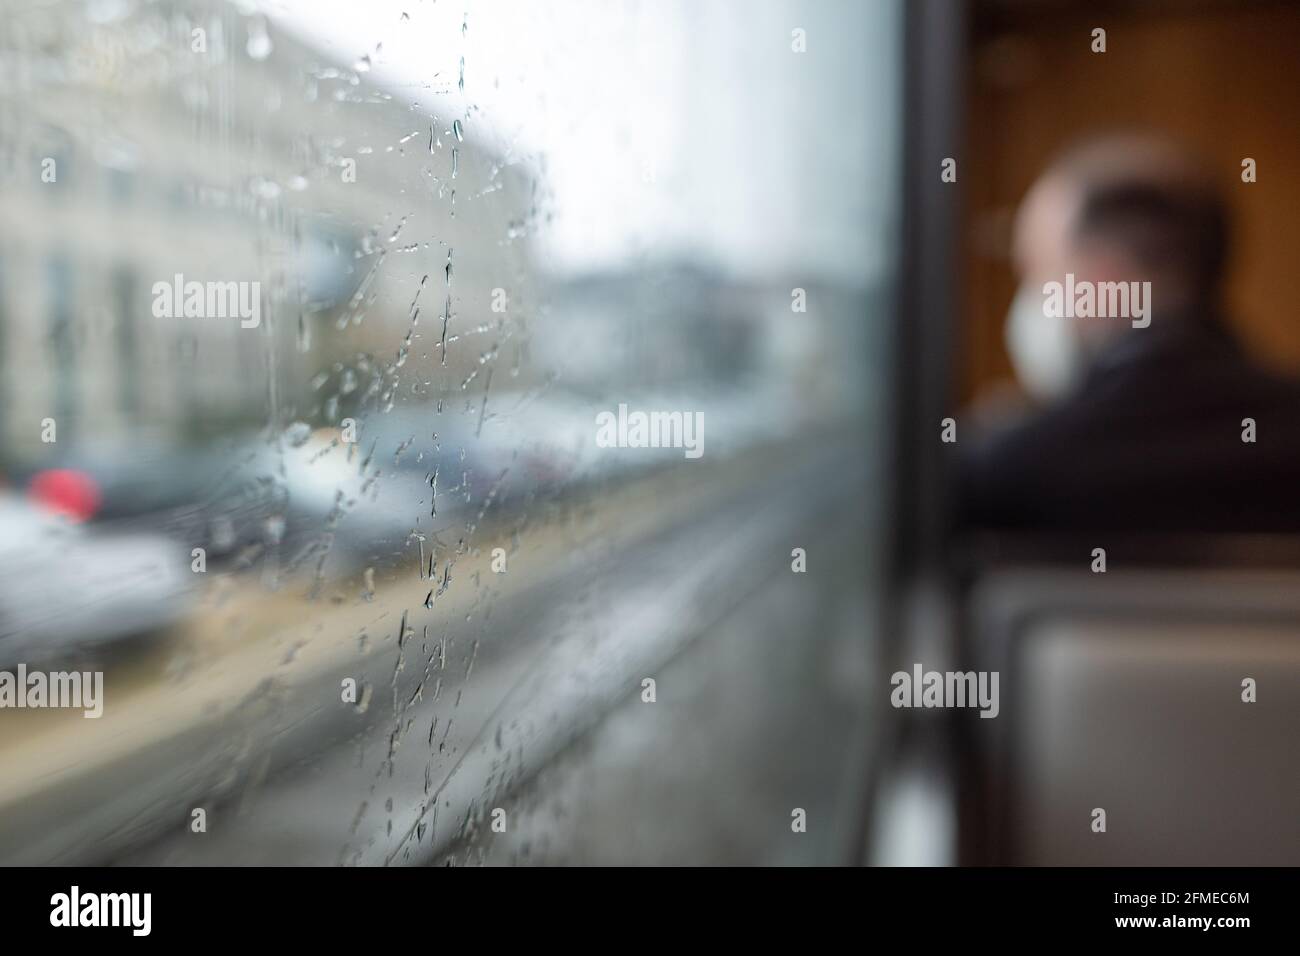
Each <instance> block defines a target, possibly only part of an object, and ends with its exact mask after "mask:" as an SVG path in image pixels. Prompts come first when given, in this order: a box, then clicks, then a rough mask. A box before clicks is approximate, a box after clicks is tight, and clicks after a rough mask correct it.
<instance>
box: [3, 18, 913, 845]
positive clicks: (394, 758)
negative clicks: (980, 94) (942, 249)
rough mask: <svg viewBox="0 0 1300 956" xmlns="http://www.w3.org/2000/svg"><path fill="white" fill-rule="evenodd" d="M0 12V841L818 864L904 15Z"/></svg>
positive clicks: (858, 702) (838, 773) (893, 218)
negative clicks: (812, 823)
mask: <svg viewBox="0 0 1300 956" xmlns="http://www.w3.org/2000/svg"><path fill="white" fill-rule="evenodd" d="M2 6H3V8H4V9H3V17H4V21H5V27H4V30H3V32H0V185H2V187H3V189H2V191H0V222H2V223H3V229H0V358H2V360H3V368H2V372H0V704H3V707H0V765H3V767H4V773H3V775H0V862H3V863H37V864H45V863H109V862H113V863H136V864H151V863H222V864H256V863H278V864H299V863H311V864H329V865H335V864H345V865H351V864H361V865H368V864H443V863H455V864H465V863H469V864H477V863H489V864H495V863H502V864H527V863H750V862H837V861H838V860H839V857H838V856H837V854H842V853H843V847H844V846H845V845H846V840H848V839H850V838H851V836H852V834H853V832H854V827H855V826H856V822H857V817H858V815H859V814H860V811H861V801H862V800H863V793H862V791H861V784H862V782H863V781H864V780H865V779H866V773H865V771H864V763H865V762H866V761H869V760H870V753H871V741H872V735H873V726H874V722H873V708H874V707H875V706H877V705H878V704H879V701H878V700H875V698H874V697H873V698H870V699H871V700H873V701H874V703H872V704H870V705H869V697H868V694H867V692H866V691H865V689H864V688H866V687H867V686H868V684H869V683H870V682H871V681H872V680H873V670H872V668H873V666H874V656H873V655H874V647H875V642H876V640H877V637H878V635H877V634H876V633H875V630H874V621H875V615H876V606H875V601H874V599H873V589H874V587H875V581H876V577H877V575H878V573H879V571H878V553H879V549H878V547H877V540H878V535H879V531H878V528H879V526H880V515H879V514H878V511H879V509H880V507H881V504H880V501H881V487H880V462H881V456H882V455H883V454H884V453H885V452H884V448H885V434H886V428H885V422H884V418H883V414H884V412H883V399H884V388H885V381H886V375H885V368H884V365H885V358H884V356H885V354H886V350H887V348H888V344H889V343H888V341H887V332H888V330H887V315H888V310H889V308H890V305H891V303H892V302H893V300H894V276H895V269H896V262H895V257H896V247H897V236H898V229H899V209H898V198H897V196H898V175H899V174H898V164H899V159H898V150H899V139H900V134H899V130H898V123H899V121H898V114H899V109H900V99H901V90H900V75H899V73H900V52H899V47H900V43H901V17H902V13H901V4H900V3H894V2H884V0H882V2H873V3H859V2H847V0H846V2H811V0H809V2H794V0H791V2H767V0H761V2H757V3H748V2H740V0H730V2H720V3H708V4H695V3H688V2H685V0H674V2H665V3H640V4H637V3H607V4H602V3H587V2H570V0H561V2H556V3H546V4H536V3H530V2H523V0H518V2H514V0H510V2H494V3H471V4H462V3H453V2H447V0H439V2H438V3H429V2H418V0H409V2H408V0H402V2H388V0H376V2H369V3H364V4H360V3H346V2H338V3H331V2H314V0H274V2H272V0H267V2H264V3H263V2H253V0H246V2H221V0H157V2H145V0H84V2H74V0H66V2H65V0H55V2H44V3H36V4H32V3H19V2H16V0H15V2H5V3H3V4H2ZM877 696H878V695H877ZM801 813H802V814H803V815H804V817H805V818H807V819H813V820H816V821H817V826H816V827H808V828H807V829H806V831H803V830H801V829H800V826H799V821H800V814H801ZM792 821H793V823H792Z"/></svg>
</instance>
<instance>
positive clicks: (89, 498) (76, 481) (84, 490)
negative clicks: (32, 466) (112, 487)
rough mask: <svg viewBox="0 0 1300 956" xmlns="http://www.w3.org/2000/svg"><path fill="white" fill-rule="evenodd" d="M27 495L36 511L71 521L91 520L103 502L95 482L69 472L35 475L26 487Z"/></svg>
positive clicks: (82, 473)
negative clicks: (40, 510) (60, 516)
mask: <svg viewBox="0 0 1300 956" xmlns="http://www.w3.org/2000/svg"><path fill="white" fill-rule="evenodd" d="M27 493H28V495H29V496H30V497H31V499H32V501H33V502H34V503H35V504H37V505H38V506H39V507H41V508H44V509H45V510H46V511H53V512H55V513H56V514H61V515H65V516H67V517H68V518H71V519H72V520H73V521H86V520H88V519H89V518H91V517H93V516H94V514H95V512H96V511H98V510H99V505H100V502H101V501H102V496H101V495H100V492H99V486H98V485H97V484H95V479H93V478H91V477H90V476H89V475H87V474H86V473H85V472H81V471H74V470H72V469H70V468H52V469H50V470H49V471H41V472H37V473H36V475H34V476H33V477H32V480H31V482H30V483H29V484H28V486H27Z"/></svg>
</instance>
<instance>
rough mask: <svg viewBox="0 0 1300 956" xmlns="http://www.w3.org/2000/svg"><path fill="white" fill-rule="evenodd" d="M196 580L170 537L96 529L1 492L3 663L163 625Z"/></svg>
mask: <svg viewBox="0 0 1300 956" xmlns="http://www.w3.org/2000/svg"><path fill="white" fill-rule="evenodd" d="M193 579H194V574H193V572H192V571H191V570H190V556H189V553H188V552H186V551H185V550H184V549H183V548H182V547H181V546H180V545H178V544H177V543H176V542H174V541H171V540H169V539H167V538H164V537H161V536H158V535H149V534H110V533H103V532H100V531H98V530H96V529H92V528H90V527H87V526H84V525H80V524H77V523H74V522H72V521H69V520H68V519H67V518H64V517H62V516H59V515H56V514H53V513H50V512H47V511H44V510H42V509H40V508H38V507H37V506H35V505H33V504H31V503H30V502H28V501H26V500H25V499H23V498H20V497H17V496H15V495H12V494H7V493H0V664H8V663H14V662H17V661H20V660H27V659H29V656H45V655H47V654H49V653H51V652H55V651H64V650H68V649H73V648H80V647H84V646H88V645H94V644H104V643H107V642H110V641H114V640H117V639H120V638H124V637H130V636H134V635H138V634H144V633H148V632H150V631H154V630H157V629H160V628H162V627H165V626H166V625H168V624H170V623H172V622H174V621H175V620H176V619H177V618H179V617H180V616H181V615H182V614H184V613H185V612H186V610H187V609H188V608H189V607H190V605H191V602H192V601H193V599H194V595H195V584H194V580H193Z"/></svg>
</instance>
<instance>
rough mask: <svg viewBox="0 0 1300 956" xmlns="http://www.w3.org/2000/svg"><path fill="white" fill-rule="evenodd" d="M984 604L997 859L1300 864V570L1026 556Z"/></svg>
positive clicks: (974, 645) (985, 812)
mask: <svg viewBox="0 0 1300 956" xmlns="http://www.w3.org/2000/svg"><path fill="white" fill-rule="evenodd" d="M970 607H971V611H972V616H971V618H970V623H971V630H970V631H969V634H968V636H969V639H970V643H969V647H968V650H969V653H970V656H971V659H972V661H973V662H975V663H974V666H977V667H979V668H981V669H993V670H999V671H1000V672H1001V714H1000V716H999V717H998V718H997V719H996V720H991V721H990V720H986V721H975V722H974V726H970V730H969V732H970V734H971V735H972V738H973V742H974V743H975V744H976V748H977V751H978V753H979V754H980V768H979V769H980V770H981V771H982V774H981V776H982V778H983V780H984V781H985V783H986V789H985V791H984V792H985V798H986V799H985V802H984V803H983V805H982V808H981V810H980V811H979V814H978V816H977V817H976V819H975V820H973V821H972V822H973V823H974V824H975V825H976V826H982V827H983V828H984V836H985V837H986V839H987V841H988V842H987V844H986V845H985V848H984V851H985V853H986V854H987V857H986V858H987V859H989V860H990V861H991V862H996V863H1010V864H1025V865H1044V864H1046V865H1057V864H1062V865H1094V864H1114V865H1295V864H1297V863H1300V574H1296V573H1291V572H1287V573H1266V572H1204V571H1188V572H1182V571H1179V572H1157V571H1142V572H1136V573H1133V572H1123V571H1117V570H1115V569H1114V568H1112V569H1111V571H1109V572H1108V573H1105V574H1091V573H1088V572H1087V571H1082V572H1074V571H1070V572H1063V571H1043V570H1032V571H1031V570H1015V569H1010V570H1002V571H997V572H995V573H992V574H990V575H988V576H986V577H985V578H984V579H983V580H982V581H981V582H980V583H979V584H978V585H977V586H976V587H975V589H974V591H973V592H972V602H971V605H970ZM1246 678H1252V679H1253V680H1254V681H1255V684H1256V694H1257V700H1256V702H1254V703H1245V702H1243V700H1242V694H1243V686H1242V682H1243V680H1245V679H1246ZM981 724H982V725H985V726H978V725H981ZM988 725H995V726H992V727H990V726H988ZM968 726H969V725H968ZM1095 808H1102V809H1104V810H1105V811H1106V830H1105V832H1104V833H1098V832H1094V830H1093V826H1092V824H1093V819H1094V817H1093V811H1094V809H1095Z"/></svg>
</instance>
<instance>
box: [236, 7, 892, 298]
mask: <svg viewBox="0 0 1300 956" xmlns="http://www.w3.org/2000/svg"><path fill="white" fill-rule="evenodd" d="M254 2H256V4H257V6H258V7H260V8H261V9H263V10H264V11H266V12H267V13H268V14H269V15H270V16H272V18H274V19H276V20H278V21H279V22H280V23H281V24H282V25H283V26H285V27H287V28H288V29H291V30H293V31H294V32H295V33H298V34H300V35H301V36H303V37H304V38H305V39H307V40H308V41H309V42H311V43H312V44H313V45H315V46H317V47H318V48H320V49H321V50H322V51H323V52H324V53H326V54H328V55H330V56H332V57H333V58H335V59H337V60H339V61H340V62H343V63H345V64H349V65H350V64H354V63H356V62H357V61H359V60H360V58H361V57H363V56H368V57H369V58H370V75H371V78H372V79H373V80H374V81H375V82H377V83H379V84H380V85H382V86H386V87H388V88H389V89H390V91H391V92H393V93H394V94H395V95H400V96H402V97H405V98H407V99H412V100H416V101H418V102H420V103H421V104H423V105H428V106H429V107H430V108H431V109H435V110H438V111H439V115H444V116H445V115H447V113H446V106H447V102H448V98H449V97H455V96H456V95H457V94H456V87H457V81H458V76H459V64H460V59H461V57H464V59H465V88H464V99H465V103H467V104H473V105H474V106H475V107H477V110H476V112H475V113H474V114H473V117H472V122H470V123H467V125H466V136H467V138H471V137H475V136H480V137H484V138H486V139H488V140H489V141H491V143H493V144H495V145H496V146H497V147H498V148H500V146H501V145H502V144H505V145H506V146H507V147H509V148H511V149H512V152H513V153H514V155H516V156H522V157H526V158H527V160H528V161H529V162H530V163H535V164H539V163H541V162H542V161H543V160H542V157H544V162H545V174H544V176H545V181H546V183H547V185H548V187H549V188H550V190H551V191H552V193H553V195H554V197H555V208H556V210H557V213H558V215H557V217H556V220H555V222H554V224H553V226H552V227H551V229H550V231H549V232H548V233H547V234H545V235H543V236H541V237H540V239H541V241H543V242H544V243H546V246H547V248H546V250H545V256H544V257H543V258H544V260H545V261H547V262H549V263H550V264H551V265H552V266H554V267H558V268H561V269H586V268H593V267H600V266H606V265H617V264H619V263H621V262H623V261H626V260H627V259H628V258H630V257H635V256H637V255H641V254H646V255H650V256H655V257H658V256H672V255H698V256H700V257H703V258H705V259H707V260H710V261H716V262H720V263H721V264H723V265H724V266H726V267H728V268H730V269H733V270H735V271H738V272H741V273H757V272H771V271H773V270H775V271H776V273H778V274H782V275H783V274H785V272H787V271H800V270H803V271H807V270H809V269H812V270H818V271H821V272H824V273H831V274H834V275H837V276H840V277H845V278H849V277H854V276H857V277H861V276H862V274H863V272H864V270H869V269H870V268H873V263H876V262H877V260H879V258H880V256H881V254H882V252H883V250H882V249H881V248H879V246H880V236H881V226H882V223H881V220H882V218H883V217H885V216H886V215H887V213H888V212H889V211H890V210H891V209H892V202H893V200H894V198H895V196H894V194H895V192H896V190H895V188H894V185H893V183H894V182H895V175H894V170H895V165H894V164H895V163H896V162H897V158H896V156H895V152H894V150H895V147H896V145H897V132H896V122H897V120H896V117H895V111H896V108H897V104H898V96H899V94H898V77H897V69H898V61H897V55H898V50H897V43H896V40H897V35H898V16H897V10H896V5H895V4H894V3H893V2H892V0H875V2H871V3H862V2H860V0H838V2H837V0H805V2H785V0H770V2H765V0H727V2H691V0H648V2H643V3H633V2H620V0H546V2H536V0H487V2H477V3H475V2H465V0H456V2H453V0H437V2H428V0H424V2H421V0H365V2H357V0H254ZM795 28H801V29H803V30H805V31H806V34H807V52H806V53H802V54H798V53H794V52H792V51H791V31H792V30H793V29H795ZM363 65H364V64H363Z"/></svg>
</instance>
